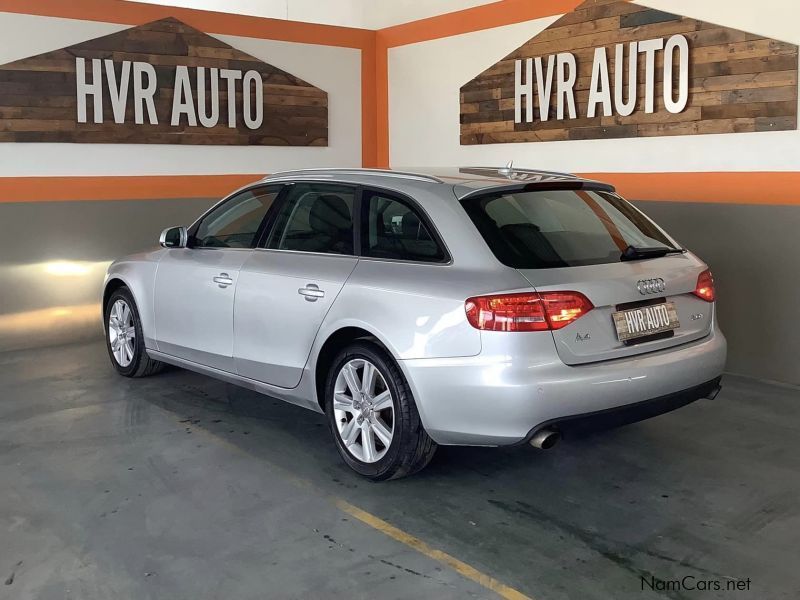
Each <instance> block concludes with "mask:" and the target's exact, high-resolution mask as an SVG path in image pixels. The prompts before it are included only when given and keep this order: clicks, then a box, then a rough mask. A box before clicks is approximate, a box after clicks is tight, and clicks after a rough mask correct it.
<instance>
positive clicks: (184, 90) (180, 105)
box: [171, 65, 197, 127]
mask: <svg viewBox="0 0 800 600" xmlns="http://www.w3.org/2000/svg"><path fill="white" fill-rule="evenodd" d="M184 114H185V115H186V118H187V119H188V121H189V125H190V126H191V127H197V115H195V112H194V99H193V98H192V84H191V83H190V82H189V68H188V67H185V66H183V65H178V66H177V67H176V68H175V90H174V91H173V94H172V122H171V125H172V126H173V127H174V126H176V125H180V124H181V115H184Z"/></svg>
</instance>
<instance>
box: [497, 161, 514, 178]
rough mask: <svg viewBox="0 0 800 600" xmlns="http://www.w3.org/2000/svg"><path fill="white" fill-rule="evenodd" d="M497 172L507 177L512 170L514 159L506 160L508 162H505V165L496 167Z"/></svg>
mask: <svg viewBox="0 0 800 600" xmlns="http://www.w3.org/2000/svg"><path fill="white" fill-rule="evenodd" d="M497 172H498V173H499V174H500V175H505V176H506V177H508V176H509V175H511V174H512V173H513V172H514V161H513V160H510V161H508V164H506V166H505V167H502V168H500V169H497Z"/></svg>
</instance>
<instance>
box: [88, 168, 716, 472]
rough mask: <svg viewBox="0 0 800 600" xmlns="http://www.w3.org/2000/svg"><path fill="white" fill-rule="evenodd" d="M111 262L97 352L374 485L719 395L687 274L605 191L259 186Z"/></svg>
mask: <svg viewBox="0 0 800 600" xmlns="http://www.w3.org/2000/svg"><path fill="white" fill-rule="evenodd" d="M160 245H161V247H160V248H158V249H155V250H153V251H150V252H145V253H142V254H137V255H134V256H129V257H126V258H123V259H120V260H117V261H116V262H114V263H113V264H112V265H111V266H110V267H109V269H108V273H107V276H106V279H105V283H104V288H103V298H102V301H103V309H104V311H103V315H104V319H103V320H104V325H105V331H106V342H107V346H108V353H109V356H110V358H111V362H112V364H113V366H114V368H115V369H116V370H117V372H119V373H120V374H121V375H124V376H126V377H141V376H145V375H152V374H154V373H157V372H158V371H159V370H161V368H162V367H163V366H164V365H165V364H171V365H176V366H178V367H183V368H186V369H191V370H193V371H197V372H200V373H203V374H206V375H209V376H211V377H216V378H219V379H222V380H224V381H227V382H230V383H233V384H237V385H241V386H244V387H247V388H250V389H252V390H256V391H258V392H261V393H264V394H267V395H269V396H271V397H276V398H280V399H282V400H285V401H287V402H291V403H294V404H297V405H300V406H303V407H306V408H310V409H312V410H315V411H318V412H320V413H324V414H325V415H326V417H327V420H328V423H329V426H330V430H331V433H332V435H333V439H334V441H335V446H336V448H337V450H338V452H339V454H340V455H341V457H342V459H343V460H344V461H345V462H346V463H347V464H348V465H349V466H350V467H351V468H352V469H353V470H355V471H356V472H358V473H359V474H361V475H363V476H366V477H368V478H371V479H374V480H382V479H391V478H398V477H403V476H406V475H409V474H412V473H414V472H416V471H418V470H420V469H422V468H423V467H424V466H425V465H426V464H427V463H428V462H429V461H430V460H431V457H432V456H433V453H434V451H435V449H436V447H437V445H439V444H457V445H458V444H460V445H476V446H501V445H511V444H521V443H526V442H527V443H530V444H531V445H533V446H535V447H538V448H549V447H550V446H552V445H553V444H554V443H555V442H556V441H558V440H559V439H560V438H561V437H566V438H568V437H569V436H571V435H575V434H577V433H581V432H585V431H588V430H594V429H597V428H604V427H608V426H616V425H620V424H624V423H630V422H633V421H637V420H641V419H643V418H648V417H652V416H655V415H658V414H661V413H663V412H666V411H669V410H672V409H674V408H677V407H679V406H683V405H685V404H688V403H689V402H692V401H694V400H698V399H700V398H713V397H714V396H715V395H716V394H717V392H718V391H719V389H720V377H721V373H722V371H723V368H724V365H725V356H726V342H725V338H724V336H723V335H722V333H721V331H720V329H719V326H718V324H717V320H716V315H715V310H714V302H715V289H714V279H713V277H712V275H711V272H710V271H709V269H708V267H707V266H706V265H705V264H704V263H703V261H702V260H700V259H699V258H698V257H696V256H695V255H693V254H692V253H691V252H690V251H688V250H687V249H685V248H683V247H682V246H681V244H680V243H678V242H677V241H676V240H674V239H673V238H672V237H671V236H670V235H669V234H668V233H666V232H665V231H664V230H663V229H661V228H660V227H659V226H658V225H656V224H655V223H654V222H653V221H652V220H650V219H649V218H648V217H646V216H645V215H644V214H643V213H642V212H640V211H639V210H638V209H637V208H636V207H634V206H633V205H632V204H630V203H628V202H626V201H625V200H623V199H622V198H621V197H620V196H619V195H618V194H617V193H616V192H615V190H614V188H613V187H612V186H610V185H607V184H604V183H599V182H596V181H589V180H585V179H581V178H579V177H576V176H573V175H569V174H562V173H551V172H541V171H532V170H524V169H514V168H513V167H506V168H463V169H457V170H456V169H453V170H452V171H450V172H448V171H445V170H443V171H442V172H441V173H437V174H436V175H431V174H426V173H403V172H397V171H382V170H369V169H312V170H301V171H293V172H284V173H277V174H274V175H271V176H269V177H266V178H265V179H263V180H261V181H258V182H257V183H253V184H251V185H248V186H246V187H244V188H243V189H240V190H238V191H236V192H234V193H233V194H231V195H230V196H228V197H227V198H225V199H223V200H222V201H221V202H219V203H218V204H216V205H215V206H214V207H212V208H211V209H210V210H208V211H207V212H206V213H205V214H204V215H202V216H201V217H200V218H199V219H198V220H197V221H195V223H193V224H192V225H191V226H189V227H172V228H169V229H166V230H165V231H164V232H163V233H162V234H161V239H160Z"/></svg>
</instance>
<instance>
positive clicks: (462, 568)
mask: <svg viewBox="0 0 800 600" xmlns="http://www.w3.org/2000/svg"><path fill="white" fill-rule="evenodd" d="M335 504H336V506H337V507H338V508H339V509H340V510H342V511H344V512H346V513H347V514H348V515H350V516H351V517H355V518H356V519H358V520H359V521H361V522H362V523H365V524H366V525H369V526H370V527H372V528H373V529H377V530H378V531H380V532H381V533H383V534H386V535H388V536H389V537H390V538H392V539H393V540H397V541H398V542H400V543H401V544H405V545H406V546H408V547H410V548H413V549H414V550H416V551H417V552H419V553H420V554H424V555H425V556H427V557H428V558H431V559H433V560H435V561H436V562H439V563H442V564H443V565H446V566H448V567H450V568H451V569H453V570H454V571H455V572H456V573H458V574H459V575H461V576H463V577H466V578H467V579H471V580H472V581H474V582H475V583H477V584H479V585H482V586H483V587H485V588H486V589H489V590H491V591H493V592H495V593H496V594H497V595H499V596H500V597H501V598H506V599H507V600H532V598H531V597H530V596H526V595H525V594H523V593H522V592H519V591H517V590H515V589H514V588H512V587H509V586H507V585H506V584H504V583H501V582H499V581H497V579H495V578H494V577H490V576H489V575H486V574H485V573H481V572H480V571H478V569H476V568H475V567H472V566H470V565H468V564H467V563H465V562H462V561H460V560H458V559H457V558H455V557H453V556H450V555H449V554H447V553H446V552H442V551H441V550H437V549H436V548H431V547H430V546H429V545H428V544H426V543H425V542H423V541H422V540H421V539H419V538H416V537H414V536H413V535H411V534H409V533H406V532H405V531H403V530H402V529H398V528H397V527H395V526H394V525H390V524H389V523H387V522H386V521H384V520H383V519H380V518H378V517H376V516H375V515H373V514H371V513H368V512H367V511H365V510H362V509H360V508H358V507H357V506H353V505H352V504H350V503H349V502H347V501H345V500H341V499H338V498H337V499H335Z"/></svg>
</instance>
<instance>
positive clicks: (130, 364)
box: [103, 286, 164, 377]
mask: <svg viewBox="0 0 800 600" xmlns="http://www.w3.org/2000/svg"><path fill="white" fill-rule="evenodd" d="M118 303H120V304H118ZM117 307H127V308H128V310H129V313H126V312H122V313H118V312H115V311H116V310H117ZM112 313H114V314H113V317H114V321H113V322H112V320H111V319H112ZM120 317H123V318H124V320H125V322H124V323H122V321H121V319H120ZM103 323H104V325H105V332H106V349H107V350H108V357H109V358H110V359H111V365H112V366H113V367H114V369H115V370H116V371H117V373H119V374H120V375H122V376H124V377H147V376H149V375H155V374H156V373H160V372H161V371H162V370H163V369H164V363H162V362H159V361H157V360H153V359H151V358H150V357H149V356H148V355H147V352H146V351H145V348H144V333H143V332H142V321H141V319H140V318H139V310H138V308H137V307H136V302H135V301H134V299H133V294H131V291H130V290H129V289H128V288H127V287H124V286H123V287H120V288H118V289H116V290H114V292H113V293H112V294H111V296H110V297H109V299H108V302H107V303H106V305H105V307H103ZM120 323H122V328H121V329H120V326H119V324H120ZM115 324H116V325H115ZM119 331H123V332H124V333H123V334H122V335H120V333H119ZM131 333H132V334H133V335H132V336H131ZM117 339H119V340H122V341H123V344H124V342H127V346H128V348H129V349H130V352H128V351H127V350H125V349H124V348H122V349H121V347H120V345H119V344H117V343H114V341H113V340H117Z"/></svg>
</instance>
